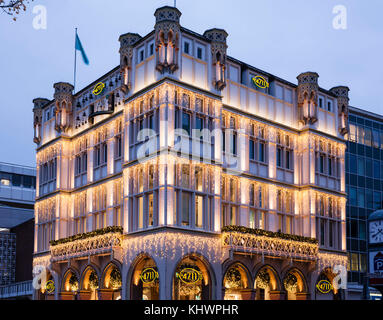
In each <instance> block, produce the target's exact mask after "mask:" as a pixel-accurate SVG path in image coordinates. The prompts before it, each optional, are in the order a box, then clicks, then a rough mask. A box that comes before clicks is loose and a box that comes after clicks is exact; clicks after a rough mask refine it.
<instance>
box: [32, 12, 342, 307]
mask: <svg viewBox="0 0 383 320" xmlns="http://www.w3.org/2000/svg"><path fill="white" fill-rule="evenodd" d="M180 17H181V12H180V11H179V10H178V9H176V8H173V7H162V8H159V9H157V10H156V12H155V19H156V23H155V27H154V30H153V31H152V32H150V33H149V34H147V35H145V36H143V37H141V36H140V35H138V34H135V33H127V34H124V35H121V36H120V38H119V41H120V57H121V59H120V65H118V66H117V67H116V68H114V69H113V70H111V71H110V72H108V73H107V74H106V75H104V76H103V77H101V78H100V79H97V80H96V81H94V82H93V83H91V84H90V85H89V86H87V87H85V88H84V89H82V90H81V91H79V92H77V93H75V94H74V93H73V86H72V85H71V84H69V83H62V82H60V83H56V84H55V85H54V90H55V92H54V99H53V100H47V99H42V98H38V99H35V100H34V109H33V112H34V142H35V143H36V144H37V149H36V150H37V155H36V159H37V190H36V192H37V195H36V206H35V224H36V225H35V228H36V229H35V243H34V265H35V266H37V265H41V266H44V267H46V268H47V270H49V271H48V274H47V277H46V281H45V282H44V283H43V285H42V287H41V288H40V289H38V290H35V292H34V298H35V299H196V300H200V299H272V300H280V299H292V300H294V299H332V298H342V297H344V296H345V295H346V294H347V293H345V292H342V290H338V289H337V288H332V290H331V291H329V292H328V293H319V292H318V291H317V290H316V284H317V283H318V281H320V280H324V279H327V280H328V281H332V280H333V279H334V277H335V276H336V272H335V271H334V270H336V269H334V268H335V267H336V266H339V265H340V266H346V265H347V255H346V229H345V228H346V227H345V226H346V222H345V219H346V186H345V150H346V141H345V139H344V135H345V134H346V133H347V132H348V88H347V87H336V88H333V89H331V90H325V89H323V88H321V87H319V85H318V78H319V75H318V74H317V73H315V72H305V73H302V74H300V75H299V76H298V77H297V79H298V84H293V83H290V82H288V81H286V80H283V79H281V78H278V77H277V76H274V75H271V74H269V73H267V72H264V71H262V70H259V69H257V68H255V67H252V66H250V65H248V64H246V63H244V62H241V61H239V60H236V59H234V58H232V57H230V56H228V55H227V48H228V45H227V38H228V34H227V33H226V31H224V30H222V29H210V30H208V31H206V32H205V33H204V34H203V35H201V34H198V33H196V32H193V31H190V30H188V29H186V28H184V27H182V26H181V25H180ZM48 284H49V285H48ZM52 284H53V285H52ZM52 288H53V289H52Z"/></svg>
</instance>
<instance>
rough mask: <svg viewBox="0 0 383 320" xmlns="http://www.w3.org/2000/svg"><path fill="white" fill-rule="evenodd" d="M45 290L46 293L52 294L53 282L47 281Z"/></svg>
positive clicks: (53, 289)
mask: <svg viewBox="0 0 383 320" xmlns="http://www.w3.org/2000/svg"><path fill="white" fill-rule="evenodd" d="M45 290H47V292H48V293H52V292H53V291H55V283H54V282H53V280H49V281H47V283H46V285H45Z"/></svg>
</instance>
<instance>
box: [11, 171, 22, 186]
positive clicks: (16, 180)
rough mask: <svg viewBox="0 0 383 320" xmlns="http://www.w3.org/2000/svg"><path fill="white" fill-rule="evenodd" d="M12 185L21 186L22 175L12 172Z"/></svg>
mask: <svg viewBox="0 0 383 320" xmlns="http://www.w3.org/2000/svg"><path fill="white" fill-rule="evenodd" d="M12 186H14V187H20V186H21V175H19V174H12Z"/></svg>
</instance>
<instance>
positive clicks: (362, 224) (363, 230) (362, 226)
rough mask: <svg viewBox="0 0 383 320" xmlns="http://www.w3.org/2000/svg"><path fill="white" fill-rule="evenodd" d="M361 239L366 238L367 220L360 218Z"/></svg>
mask: <svg viewBox="0 0 383 320" xmlns="http://www.w3.org/2000/svg"><path fill="white" fill-rule="evenodd" d="M359 239H363V240H366V222H365V221H362V220H359Z"/></svg>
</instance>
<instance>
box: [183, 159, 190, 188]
mask: <svg viewBox="0 0 383 320" xmlns="http://www.w3.org/2000/svg"><path fill="white" fill-rule="evenodd" d="M189 183H190V172H189V166H188V165H182V172H181V186H182V187H183V188H189Z"/></svg>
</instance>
